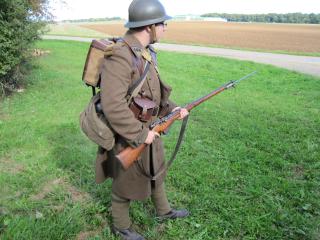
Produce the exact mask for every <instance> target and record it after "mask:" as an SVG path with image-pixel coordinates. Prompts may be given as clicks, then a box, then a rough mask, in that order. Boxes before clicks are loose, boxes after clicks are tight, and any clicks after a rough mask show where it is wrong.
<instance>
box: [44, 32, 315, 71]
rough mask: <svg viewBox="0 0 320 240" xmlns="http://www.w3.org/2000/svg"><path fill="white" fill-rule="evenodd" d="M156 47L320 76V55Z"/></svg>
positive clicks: (89, 40)
mask: <svg viewBox="0 0 320 240" xmlns="http://www.w3.org/2000/svg"><path fill="white" fill-rule="evenodd" d="M43 39H58V40H73V41H81V42H91V40H92V38H82V37H67V36H53V35H45V36H43ZM155 47H156V49H158V50H164V51H173V52H183V53H193V54H201V55H209V56H218V57H225V58H231V59H238V60H246V61H253V62H257V63H264V64H270V65H273V66H277V67H281V68H286V69H289V70H292V71H296V72H300V73H305V74H310V75H313V76H316V77H320V57H308V56H294V55H287V54H276V53H263V52H252V51H242V50H232V49H224V48H211V47H199V46H191V45H181V44H167V43H157V44H155Z"/></svg>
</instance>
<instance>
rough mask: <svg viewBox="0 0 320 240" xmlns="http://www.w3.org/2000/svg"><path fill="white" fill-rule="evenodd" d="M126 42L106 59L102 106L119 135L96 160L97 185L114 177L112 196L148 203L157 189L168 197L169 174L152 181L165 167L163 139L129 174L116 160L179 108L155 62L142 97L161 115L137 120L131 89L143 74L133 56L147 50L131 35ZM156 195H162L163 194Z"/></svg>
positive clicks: (116, 47)
mask: <svg viewBox="0 0 320 240" xmlns="http://www.w3.org/2000/svg"><path fill="white" fill-rule="evenodd" d="M123 40H124V41H125V43H124V42H118V43H116V44H115V45H114V46H113V48H112V55H111V56H109V57H106V59H105V60H104V64H103V68H102V75H101V104H102V109H103V112H104V114H105V116H106V118H107V120H108V121H109V123H110V125H111V127H112V128H113V130H114V131H115V132H116V138H115V139H116V144H115V147H114V149H113V150H112V151H111V152H106V151H104V149H102V148H101V147H100V148H99V150H98V154H97V160H96V182H97V183H102V182H103V181H104V180H105V179H107V178H108V177H111V178H113V182H112V193H113V196H116V197H115V198H119V197H120V200H121V199H128V200H144V199H146V198H147V197H149V196H150V195H151V194H152V193H153V192H154V189H157V188H161V189H162V190H161V189H160V190H159V191H160V192H163V193H164V190H163V181H164V178H165V175H166V172H163V173H162V174H161V175H160V176H159V177H157V179H156V180H155V181H153V183H151V179H150V177H151V176H152V175H155V174H156V173H157V172H158V170H159V169H160V167H161V166H162V165H163V164H164V149H163V143H162V140H161V138H156V139H155V140H154V141H153V143H152V144H151V145H148V146H147V147H146V149H145V150H144V152H143V153H142V154H141V156H140V157H139V159H138V161H136V162H134V164H133V165H132V166H130V167H129V169H127V170H124V169H123V168H122V166H121V165H120V163H119V162H118V160H116V159H114V158H113V157H112V156H113V154H117V153H118V152H120V151H121V150H123V149H124V148H125V147H127V146H128V145H130V146H132V147H137V146H139V145H140V144H142V143H144V141H145V139H146V138H147V135H148V131H149V128H148V127H149V125H150V124H151V123H152V122H153V121H154V120H156V119H157V118H158V117H159V116H160V117H161V116H164V115H166V114H168V113H170V112H171V111H172V109H173V108H175V107H176V105H175V104H174V103H173V102H171V101H170V100H169V95H170V92H171V88H170V87H169V86H167V85H166V84H165V83H163V82H162V81H161V80H160V78H159V75H158V72H157V67H156V63H155V60H153V61H152V64H151V65H150V70H149V73H148V75H147V78H146V80H145V82H144V84H143V86H142V88H141V90H140V93H139V94H140V95H143V96H144V97H148V98H149V99H151V100H153V101H154V102H155V103H156V105H157V106H158V114H157V115H156V116H153V117H152V119H151V120H150V121H148V122H140V121H139V120H137V119H136V118H135V117H134V114H133V113H132V112H131V110H130V109H129V107H128V104H127V92H128V89H129V87H130V86H131V85H132V84H133V83H135V82H136V81H137V80H138V79H139V78H140V71H139V69H138V66H137V64H136V63H135V60H134V56H133V54H134V55H135V56H136V57H141V54H142V52H143V51H145V50H146V49H144V48H143V46H142V45H141V43H140V42H139V41H138V40H137V39H136V38H135V37H134V36H133V35H131V34H130V33H127V34H126V35H125V36H124V38H123ZM127 44H128V45H129V46H130V47H131V49H130V48H129V47H128V45H127ZM132 50H133V51H132ZM148 51H152V49H151V48H150V49H149V50H148ZM153 51H154V50H153ZM142 66H144V63H143V64H142ZM156 194H158V195H159V192H157V193H156ZM161 194H162V193H161ZM161 194H160V195H161ZM162 195H163V194H162ZM113 200H114V197H113ZM157 211H158V209H157ZM158 213H159V212H158ZM162 214H163V213H162Z"/></svg>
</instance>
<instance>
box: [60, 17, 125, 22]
mask: <svg viewBox="0 0 320 240" xmlns="http://www.w3.org/2000/svg"><path fill="white" fill-rule="evenodd" d="M118 20H122V18H121V17H110V18H109V17H105V18H87V19H74V20H63V21H61V22H71V23H77V22H104V21H118Z"/></svg>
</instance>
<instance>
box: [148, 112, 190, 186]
mask: <svg viewBox="0 0 320 240" xmlns="http://www.w3.org/2000/svg"><path fill="white" fill-rule="evenodd" d="M188 119H189V115H188V116H186V117H185V118H184V119H183V121H182V124H181V128H180V133H179V138H178V141H177V143H176V146H175V148H174V151H173V153H172V154H171V157H170V160H169V161H168V162H167V163H163V165H162V166H161V167H160V169H159V170H158V172H157V173H156V174H155V175H154V176H152V175H150V174H147V173H145V172H142V174H143V175H144V176H145V177H147V178H149V179H150V180H152V181H155V180H157V178H158V177H159V176H160V175H161V174H163V173H164V172H165V171H167V170H168V169H169V168H170V166H171V165H172V163H173V161H174V160H175V158H176V156H177V153H178V152H179V149H180V147H181V143H182V141H183V137H184V133H185V131H186V128H187V124H188Z"/></svg>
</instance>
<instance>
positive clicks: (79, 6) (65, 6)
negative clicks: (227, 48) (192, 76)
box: [52, 0, 320, 20]
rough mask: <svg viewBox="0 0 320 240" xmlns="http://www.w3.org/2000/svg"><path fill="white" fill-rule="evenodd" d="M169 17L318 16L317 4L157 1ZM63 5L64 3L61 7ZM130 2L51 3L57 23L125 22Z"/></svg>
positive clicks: (296, 0) (298, 0)
mask: <svg viewBox="0 0 320 240" xmlns="http://www.w3.org/2000/svg"><path fill="white" fill-rule="evenodd" d="M160 1H161V2H162V3H163V5H164V6H165V7H166V10H167V13H168V14H169V15H172V16H175V15H181V14H204V13H212V12H217V13H246V14H250V13H289V12H302V13H320V0H219V1H215V0H160ZM63 2H65V3H63ZM130 3H131V0H82V1H79V0H52V8H53V10H54V11H53V13H54V15H55V16H56V19H57V20H66V19H81V18H100V17H122V18H127V15H128V6H129V5H130Z"/></svg>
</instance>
